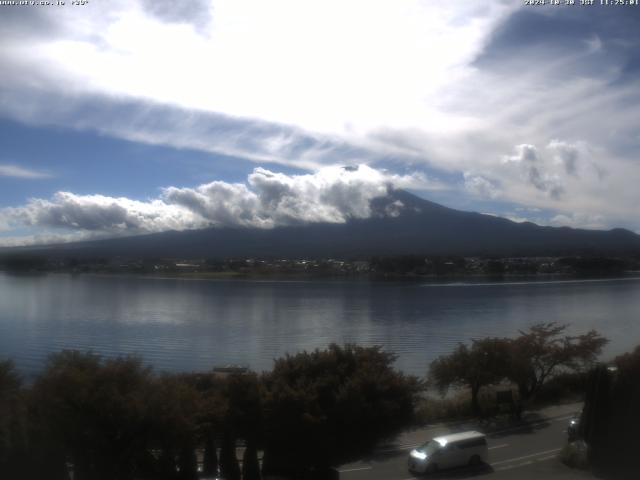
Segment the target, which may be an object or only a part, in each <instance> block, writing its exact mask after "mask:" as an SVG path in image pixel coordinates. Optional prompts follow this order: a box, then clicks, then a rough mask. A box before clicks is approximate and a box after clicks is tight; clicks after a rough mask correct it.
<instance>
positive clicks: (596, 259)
mask: <svg viewBox="0 0 640 480" xmlns="http://www.w3.org/2000/svg"><path fill="white" fill-rule="evenodd" d="M0 269H1V270H4V271H7V272H70V273H136V274H156V275H168V276H196V277H208V276H209V277H247V276H263V277H264V276H307V277H327V276H329V277H331V276H339V277H359V278H362V277H364V278H375V279H380V278H428V277H464V276H492V277H501V276H524V275H526V276H544V275H564V276H567V275H573V276H593V275H604V276H607V275H624V274H628V273H634V272H640V257H635V256H627V257H607V256H566V257H459V256H423V255H400V256H375V257H367V258H357V259H353V258H352V259H335V258H322V259H314V258H310V259H305V258H300V259H277V258H227V259H214V258H202V259H192V258H190V259H180V258H127V257H115V258H110V257H74V256H63V257H59V256H55V257H47V256H43V255H32V254H28V253H5V254H0Z"/></svg>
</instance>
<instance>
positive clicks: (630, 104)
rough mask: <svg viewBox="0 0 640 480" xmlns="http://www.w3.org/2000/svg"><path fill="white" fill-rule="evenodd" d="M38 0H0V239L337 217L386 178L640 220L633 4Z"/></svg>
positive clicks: (555, 220) (431, 190)
mask: <svg viewBox="0 0 640 480" xmlns="http://www.w3.org/2000/svg"><path fill="white" fill-rule="evenodd" d="M39 3H44V2H31V1H28V2H21V1H16V2H12V1H6V2H0V33H2V39H3V41H2V42H1V43H0V72H1V76H0V78H1V81H0V246H13V245H30V244H38V243H48V242H61V241H73V240H80V239H92V238H103V237H110V236H122V235H135V234H144V233H150V232H159V231H165V230H183V229H193V228H205V227H211V226H213V227H228V226H233V227H260V228H274V227H277V226H280V225H290V224H295V223H305V222H345V221H348V219H349V218H366V217H368V216H369V215H371V214H372V213H371V210H370V209H369V202H370V201H371V200H372V199H373V198H376V197H380V196H384V195H386V194H387V192H388V188H389V187H393V188H404V189H407V190H409V191H411V192H412V193H414V194H416V195H418V196H420V197H422V198H426V199H428V200H432V201H435V202H438V203H441V204H444V205H446V206H449V207H452V208H457V209H461V210H470V211H477V212H481V213H487V214H492V215H499V216H503V217H506V218H510V219H512V220H514V221H532V222H535V223H538V224H541V225H552V226H570V227H579V228H590V229H609V228H615V227H623V228H628V229H630V230H633V231H635V232H638V233H640V216H639V215H638V208H637V205H638V204H639V203H640V188H638V187H637V185H638V184H640V158H639V155H638V153H639V152H640V128H639V126H640V123H639V121H640V90H639V88H638V87H639V86H640V82H639V80H640V78H639V77H640V49H639V48H638V47H639V46H640V6H635V5H623V6H621V5H614V4H613V2H611V3H610V4H609V5H605V6H602V5H593V6H586V5H581V4H580V0H577V1H576V2H575V4H574V5H565V0H561V1H560V2H559V3H561V5H552V4H550V3H549V2H548V1H547V4H546V5H536V6H530V5H525V4H524V3H525V2H524V1H523V0H516V1H511V0H494V1H492V2H469V1H463V0H442V1H438V0H428V1H417V0H415V1H414V0H398V1H393V2H391V1H388V0H385V1H378V0H366V1H364V0H363V1H361V0H350V1H348V2H344V1H334V0H322V1H313V0H305V1H299V0H271V1H268V2H265V1H264V0H192V1H189V2H176V1H168V0H127V1H124V0H111V1H108V2H107V1H99V0H89V1H87V2H71V1H64V2H62V1H61V2H58V1H55V0H54V1H52V2H50V4H49V5H39ZM77 3H80V4H77ZM598 3H599V2H598ZM62 4H63V5H62Z"/></svg>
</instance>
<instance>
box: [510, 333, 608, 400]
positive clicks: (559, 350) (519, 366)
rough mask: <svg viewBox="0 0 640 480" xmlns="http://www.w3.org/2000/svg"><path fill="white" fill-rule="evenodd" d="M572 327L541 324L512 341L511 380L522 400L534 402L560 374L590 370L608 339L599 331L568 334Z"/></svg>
mask: <svg viewBox="0 0 640 480" xmlns="http://www.w3.org/2000/svg"><path fill="white" fill-rule="evenodd" d="M567 328H568V325H559V324H557V323H553V322H551V323H539V324H536V325H533V326H531V327H530V328H529V329H528V330H526V331H521V332H520V336H518V337H516V338H515V339H513V340H512V341H511V348H510V355H509V370H508V375H507V376H508V378H509V379H510V380H511V381H513V383H515V384H516V385H517V386H518V392H519V394H520V400H521V401H522V402H526V401H528V400H529V399H531V398H532V397H533V396H534V395H535V394H536V393H537V392H538V391H539V390H540V389H541V388H542V387H543V385H544V384H545V382H546V381H547V380H549V379H550V378H552V377H553V376H554V375H556V374H557V373H559V372H563V371H567V370H573V371H575V370H580V369H585V368H588V367H590V366H591V365H592V364H593V362H595V360H596V358H597V357H598V355H599V354H600V352H601V351H602V347H604V346H605V345H606V344H607V342H608V340H607V339H606V338H604V337H602V336H601V335H600V334H599V333H598V332H596V331H595V330H590V331H588V332H587V333H585V334H583V335H575V336H571V335H566V334H565V332H566V330H567Z"/></svg>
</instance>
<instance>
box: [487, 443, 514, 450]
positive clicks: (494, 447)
mask: <svg viewBox="0 0 640 480" xmlns="http://www.w3.org/2000/svg"><path fill="white" fill-rule="evenodd" d="M508 446H509V444H508V443H503V444H502V445H495V446H493V447H489V450H495V449H496V448H504V447H508Z"/></svg>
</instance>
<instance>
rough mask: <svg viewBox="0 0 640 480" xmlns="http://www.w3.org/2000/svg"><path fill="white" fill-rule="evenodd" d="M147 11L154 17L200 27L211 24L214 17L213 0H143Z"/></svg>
mask: <svg viewBox="0 0 640 480" xmlns="http://www.w3.org/2000/svg"><path fill="white" fill-rule="evenodd" d="M141 2H142V6H143V8H144V9H145V11H146V12H147V13H149V14H151V15H153V16H154V17H156V18H158V19H160V20H162V21H164V22H171V23H190V24H192V25H194V26H196V27H198V28H203V27H206V26H207V25H209V23H210V22H211V19H212V15H211V1H209V0H189V1H187V2H184V1H183V2H177V1H175V0H141Z"/></svg>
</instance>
